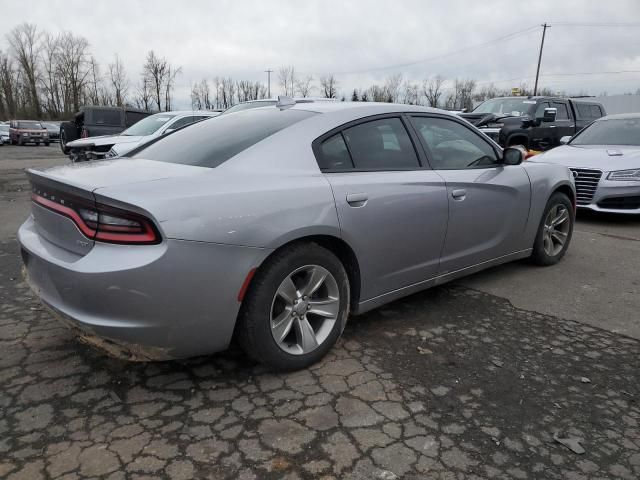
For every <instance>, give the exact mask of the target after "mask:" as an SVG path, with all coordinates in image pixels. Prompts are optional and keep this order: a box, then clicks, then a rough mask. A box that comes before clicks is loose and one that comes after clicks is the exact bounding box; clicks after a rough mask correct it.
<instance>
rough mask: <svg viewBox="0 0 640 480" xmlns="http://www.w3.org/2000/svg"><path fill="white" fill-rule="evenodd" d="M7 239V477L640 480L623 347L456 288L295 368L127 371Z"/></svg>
mask: <svg viewBox="0 0 640 480" xmlns="http://www.w3.org/2000/svg"><path fill="white" fill-rule="evenodd" d="M5 148H7V149H8V148H9V147H2V148H1V149H0V164H2V162H3V157H4V158H7V155H8V154H9V153H8V152H6V151H5V150H4V149H5ZM49 148H50V149H52V148H57V147H49ZM29 150H31V151H32V152H33V151H35V152H37V148H36V149H29V148H28V147H24V151H25V152H28V151H29ZM50 151H52V150H46V151H45V149H44V147H40V152H45V153H40V155H44V157H45V160H42V162H41V163H42V164H48V163H47V162H51V163H55V162H58V163H59V162H60V161H61V160H60V159H59V158H56V156H55V154H53V153H52V154H51V158H50V159H47V158H46V152H50ZM14 155H15V154H14ZM24 155H27V153H25V154H24ZM5 165H8V167H6V168H5V169H2V167H0V215H2V217H0V220H1V222H0V224H3V225H4V227H2V228H4V229H8V227H7V224H9V225H13V224H15V223H16V222H17V223H19V220H20V219H19V218H17V216H19V215H23V214H24V213H25V212H27V211H28V192H27V190H28V189H27V185H26V179H24V176H23V174H22V173H21V171H20V170H19V166H18V167H16V166H14V164H13V163H8V161H7V162H6V163H5ZM5 206H6V207H7V208H5ZM627 226H628V225H627ZM633 226H634V225H632V227H633ZM625 228H626V227H625ZM4 231H5V230H2V232H3V236H2V238H1V239H0V478H7V479H11V480H15V479H29V480H31V479H40V478H42V479H45V478H46V479H49V478H51V479H69V480H71V479H81V478H108V479H114V480H115V479H125V478H127V479H144V478H167V479H181V478H182V479H190V478H211V479H236V478H237V479H271V478H273V479H297V478H300V479H311V478H313V479H316V478H323V479H333V478H335V479H384V480H389V479H414V478H415V479H418V478H428V479H451V480H463V479H480V478H504V479H513V478H515V479H612V478H615V479H618V478H620V479H629V480H632V479H637V478H639V477H640V428H639V426H638V422H640V405H639V404H638V398H640V397H639V396H640V381H639V380H638V371H640V342H639V341H638V340H636V339H634V338H631V337H630V336H623V335H620V334H619V333H615V332H612V331H608V330H605V329H602V328H598V326H594V325H593V322H591V321H590V322H589V323H590V325H587V324H585V323H582V322H578V321H575V320H571V319H565V318H558V317H555V316H552V315H548V314H545V313H536V312H534V311H528V310H523V309H520V308H516V307H514V306H513V305H512V303H511V302H510V301H509V300H508V299H507V298H508V297H507V298H500V297H499V296H497V294H496V295H493V294H490V293H486V292H483V291H480V290H479V289H471V288H469V287H467V286H463V285H460V284H456V285H448V286H444V287H440V288H436V289H432V290H429V291H425V292H422V293H419V294H416V295H413V296H411V297H409V298H407V299H404V300H401V301H398V302H395V303H392V304H390V305H387V306H385V307H383V308H381V309H378V310H375V311H373V312H370V313H369V314H366V315H363V316H359V317H354V318H351V319H350V321H349V323H348V325H347V328H346V330H345V332H344V335H343V337H342V339H341V340H340V342H339V344H338V345H337V346H336V347H335V348H334V349H333V350H332V352H331V353H330V354H329V355H328V356H327V357H326V358H325V359H324V360H323V361H322V362H321V363H319V364H317V365H315V366H314V367H312V368H310V369H308V370H303V371H300V372H295V373H287V374H280V373H273V372H269V371H267V370H265V369H264V368H263V367H261V366H257V365H255V364H253V363H251V362H250V361H248V360H247V359H246V358H245V357H244V356H243V355H242V354H241V353H240V352H239V351H238V349H236V348H232V349H231V350H230V351H228V352H224V353H221V354H217V355H213V356H208V357H200V358H195V359H190V360H185V361H176V362H161V363H127V362H123V361H120V360H115V359H112V358H110V357H107V356H105V355H104V354H103V353H102V352H99V351H97V350H95V349H93V348H91V347H88V346H85V345H82V344H79V343H78V342H77V341H76V340H75V339H74V337H73V335H72V334H71V332H70V331H69V330H67V329H66V328H65V327H63V326H61V324H59V323H58V322H57V321H56V320H55V319H54V318H53V317H52V316H51V315H50V314H49V313H48V312H47V311H46V310H45V309H44V308H43V307H41V305H40V304H39V302H38V301H37V300H36V299H35V298H34V296H33V294H32V293H31V292H30V291H29V289H28V287H27V286H26V284H25V283H24V282H23V281H22V278H21V273H20V270H21V263H20V256H19V250H18V246H17V244H16V241H15V235H14V233H7V234H4ZM620 241H623V240H620ZM580 248H582V247H580ZM634 248H635V247H634ZM596 254H597V251H595V252H594V255H596ZM570 262H571V260H570V259H569V258H568V259H567V263H568V265H569V267H565V268H570V265H571V263H570ZM634 265H635V264H631V265H627V266H624V265H617V266H615V265H612V267H611V268H612V269H616V268H617V269H620V268H631V267H633V266H634ZM511 268H513V267H511ZM558 268H563V267H562V265H561V266H560V267H558ZM528 272H529V270H528V268H524V267H523V268H522V269H521V270H520V275H527V274H528ZM636 272H637V270H636ZM498 273H499V272H498ZM494 274H495V273H494ZM508 275H510V276H513V275H518V273H517V272H516V273H514V272H513V271H512V270H509V271H508ZM480 279H482V277H480ZM475 281H476V282H478V279H476V280H475ZM593 282H594V283H596V284H597V282H598V280H597V279H593ZM480 283H482V282H480ZM499 287H500V286H499V285H497V284H495V283H492V284H491V289H498V288H499ZM533 290H534V291H535V290H536V289H535V288H533ZM636 311H637V310H636ZM628 321H629V323H634V322H638V317H637V315H636V317H634V318H630V319H629V320H628ZM580 451H582V452H583V453H576V452H580Z"/></svg>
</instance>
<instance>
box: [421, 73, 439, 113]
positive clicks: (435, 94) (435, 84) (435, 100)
mask: <svg viewBox="0 0 640 480" xmlns="http://www.w3.org/2000/svg"><path fill="white" fill-rule="evenodd" d="M443 83H444V79H443V78H442V77H441V76H440V75H436V76H435V77H433V78H430V79H429V80H425V81H424V82H423V84H422V93H423V94H424V96H425V97H426V98H427V103H428V104H429V106H430V107H434V108H438V105H439V103H440V97H441V96H442V84H443Z"/></svg>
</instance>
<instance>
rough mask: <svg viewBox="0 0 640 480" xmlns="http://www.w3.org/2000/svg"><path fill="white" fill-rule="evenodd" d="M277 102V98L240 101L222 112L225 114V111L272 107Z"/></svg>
mask: <svg viewBox="0 0 640 480" xmlns="http://www.w3.org/2000/svg"><path fill="white" fill-rule="evenodd" d="M275 104H276V101H275V100H266V101H264V102H246V103H239V104H237V105H234V106H233V107H230V108H227V109H226V110H225V111H224V112H222V114H223V115H224V114H225V113H235V112H241V111H242V110H249V109H251V108H259V107H270V106H272V105H275Z"/></svg>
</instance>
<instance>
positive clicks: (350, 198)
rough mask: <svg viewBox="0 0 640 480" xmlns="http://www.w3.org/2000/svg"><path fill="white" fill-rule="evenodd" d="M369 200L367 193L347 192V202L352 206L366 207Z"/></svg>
mask: <svg viewBox="0 0 640 480" xmlns="http://www.w3.org/2000/svg"><path fill="white" fill-rule="evenodd" d="M367 200H369V196H368V195H367V194H366V193H349V194H347V203H348V204H349V205H351V206H352V207H364V206H365V205H366V204H367Z"/></svg>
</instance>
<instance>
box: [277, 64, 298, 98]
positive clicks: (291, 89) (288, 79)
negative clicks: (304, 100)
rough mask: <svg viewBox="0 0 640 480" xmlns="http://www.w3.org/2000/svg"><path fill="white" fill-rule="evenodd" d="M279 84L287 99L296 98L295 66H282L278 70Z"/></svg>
mask: <svg viewBox="0 0 640 480" xmlns="http://www.w3.org/2000/svg"><path fill="white" fill-rule="evenodd" d="M278 82H279V83H280V88H282V94H283V95H286V96H287V97H293V96H295V89H296V71H295V68H294V67H293V65H288V66H282V67H280V69H279V70H278Z"/></svg>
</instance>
